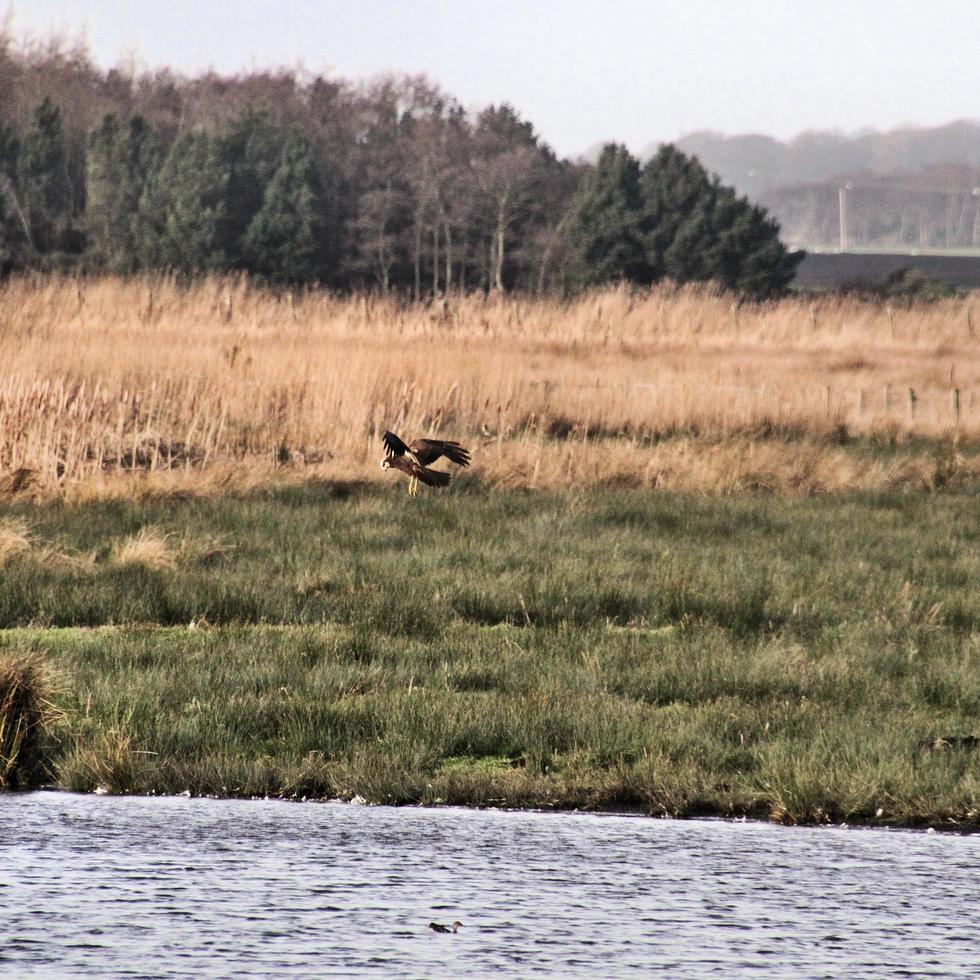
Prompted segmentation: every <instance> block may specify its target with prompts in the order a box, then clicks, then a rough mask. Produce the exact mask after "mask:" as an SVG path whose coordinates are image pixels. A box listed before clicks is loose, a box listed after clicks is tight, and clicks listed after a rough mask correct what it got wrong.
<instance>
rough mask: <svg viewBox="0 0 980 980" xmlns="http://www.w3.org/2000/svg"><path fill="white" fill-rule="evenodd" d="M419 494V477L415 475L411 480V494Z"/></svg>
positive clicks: (414, 495)
mask: <svg viewBox="0 0 980 980" xmlns="http://www.w3.org/2000/svg"><path fill="white" fill-rule="evenodd" d="M418 495H419V478H418V477H415V479H414V480H413V481H412V496H413V497H417V496H418Z"/></svg>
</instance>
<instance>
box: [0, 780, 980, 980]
mask: <svg viewBox="0 0 980 980" xmlns="http://www.w3.org/2000/svg"><path fill="white" fill-rule="evenodd" d="M0 908H2V910H3V915H2V918H0V923H2V925H0V933H2V938H3V941H2V942H0V974H2V975H4V976H65V975H84V974H92V975H95V974H97V975H99V976H114V977H141V976H153V977H187V976H228V975H231V974H240V973H255V974H262V975H268V976H276V975H287V974H288V975H290V976H391V975H395V974H401V975H404V976H409V977H460V976H477V977H479V976H489V975H493V976H514V977H527V976H593V977H596V976H602V977H624V976H629V975H647V974H650V973H662V974H664V975H668V976H671V977H712V976H719V977H720V976H725V977H732V976H739V975H745V976H748V975H753V976H758V975H765V976H768V977H782V976H785V977H794V978H799V977H835V978H836V977H843V976H847V977H849V978H851V977H891V976H914V977H928V976H935V977H958V976H962V977H967V976H973V977H975V976H977V974H978V972H980V938H978V936H980V928H978V921H980V836H974V837H965V836H953V835H946V834H926V833H917V832H911V831H894V830H892V831H888V830H872V829H845V828H804V829H801V828H786V827H778V826H772V825H768V824H762V823H738V822H726V821H717V820H696V821H675V820H657V819H651V818H646V817H637V816H625V815H622V816H621V815H596V814H584V813H539V812H514V811H493V810H489V811H485V810H484V811H481V810H465V809H449V808H447V809H420V808H414V807H411V808H408V807H406V808H389V807H367V806H356V805H349V804H341V803H303V804H300V803H286V802H281V801H258V800H256V801H243V800H208V799H188V798H181V797H177V798H174V797H168V798H143V797H139V798H138V797H110V796H104V797H99V796H83V795H73V794H67V793H54V792H40V793H30V794H7V795H2V796H0ZM454 919H459V920H461V921H462V923H463V925H462V928H461V929H460V930H459V932H458V934H456V935H440V934H437V933H434V932H432V931H431V930H429V929H428V923H429V922H430V921H432V920H435V921H438V922H443V923H450V922H452V921H453V920H454Z"/></svg>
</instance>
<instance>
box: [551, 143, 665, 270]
mask: <svg viewBox="0 0 980 980" xmlns="http://www.w3.org/2000/svg"><path fill="white" fill-rule="evenodd" d="M642 220H643V200H642V195H641V191H640V165H639V163H638V162H637V160H636V159H635V158H634V157H633V156H632V155H631V154H630V152H629V151H628V150H627V149H626V147H625V146H619V145H617V144H613V143H610V144H609V145H607V146H605V147H604V148H603V150H602V155H601V156H600V157H599V162H598V163H597V164H596V166H595V168H594V169H593V170H590V171H588V172H587V173H586V174H585V176H584V177H583V179H582V183H581V184H580V186H579V189H578V191H577V192H576V194H575V197H574V199H573V201H572V207H571V213H570V215H569V231H568V234H569V238H570V240H571V242H572V246H573V249H574V251H575V253H576V254H577V257H578V275H577V278H578V280H579V282H580V283H581V284H582V285H586V286H589V285H594V284H599V283H604V282H613V281H616V280H618V279H627V280H631V281H633V282H650V281H651V278H652V276H651V271H650V268H649V265H648V263H647V261H646V257H645V255H644V241H643V235H642Z"/></svg>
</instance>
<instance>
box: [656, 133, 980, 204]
mask: <svg viewBox="0 0 980 980" xmlns="http://www.w3.org/2000/svg"><path fill="white" fill-rule="evenodd" d="M677 148H678V149H680V150H683V151H684V152H685V153H693V154H694V155H695V156H696V157H697V158H698V159H699V160H700V161H701V162H702V163H703V164H704V165H705V166H706V167H707V168H708V169H709V170H712V171H714V172H715V173H717V174H718V175H719V176H720V177H721V179H722V180H723V181H724V182H725V183H726V184H731V185H732V186H734V187H735V188H736V189H737V190H739V191H740V192H741V193H742V194H750V195H754V194H760V193H762V192H764V191H767V190H770V189H772V188H776V187H790V186H793V185H796V184H810V183H816V182H822V181H832V180H835V179H836V178H840V177H847V176H851V175H854V174H870V175H874V176H894V175H896V174H912V173H917V172H918V171H920V170H923V169H924V168H926V167H935V166H938V165H942V164H963V165H966V166H968V167H972V168H974V169H980V122H970V121H967V120H960V121H959V122H952V123H949V124H948V125H946V126H938V127H935V128H933V129H895V130H892V131H890V132H887V133H878V132H862V133H857V134H855V135H850V136H848V135H845V134H843V133H840V132H819V131H812V132H808V133H802V134H801V135H799V136H797V137H796V138H795V139H792V140H790V141H789V142H787V143H783V142H780V141H779V140H775V139H772V137H769V136H757V135H747V136H723V135H722V134H720V133H713V132H708V131H702V132H698V133H691V134H690V135H688V136H685V137H683V138H682V139H680V140H678V141H677ZM655 151H656V147H655V146H651V147H648V148H647V152H646V153H645V154H644V156H648V155H650V154H652V153H654V152H655Z"/></svg>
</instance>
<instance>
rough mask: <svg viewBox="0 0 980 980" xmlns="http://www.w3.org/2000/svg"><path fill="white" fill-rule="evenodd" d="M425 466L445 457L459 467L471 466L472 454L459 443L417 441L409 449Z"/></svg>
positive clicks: (437, 440) (439, 440) (435, 440)
mask: <svg viewBox="0 0 980 980" xmlns="http://www.w3.org/2000/svg"><path fill="white" fill-rule="evenodd" d="M408 448H409V449H410V450H411V451H412V452H413V453H415V455H416V457H418V460H419V462H420V463H422V465H423V466H428V465H429V464H430V463H434V462H435V461H436V460H437V459H439V458H440V457H441V456H445V457H446V459H448V460H449V461H450V462H453V463H456V465H457V466H469V465H470V454H469V451H468V450H466V449H464V448H463V447H462V446H461V445H460V444H459V443H458V442H447V441H446V440H444V439H416V440H415V441H414V442H413V443H412V444H411V445H410V446H409V447H408Z"/></svg>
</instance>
